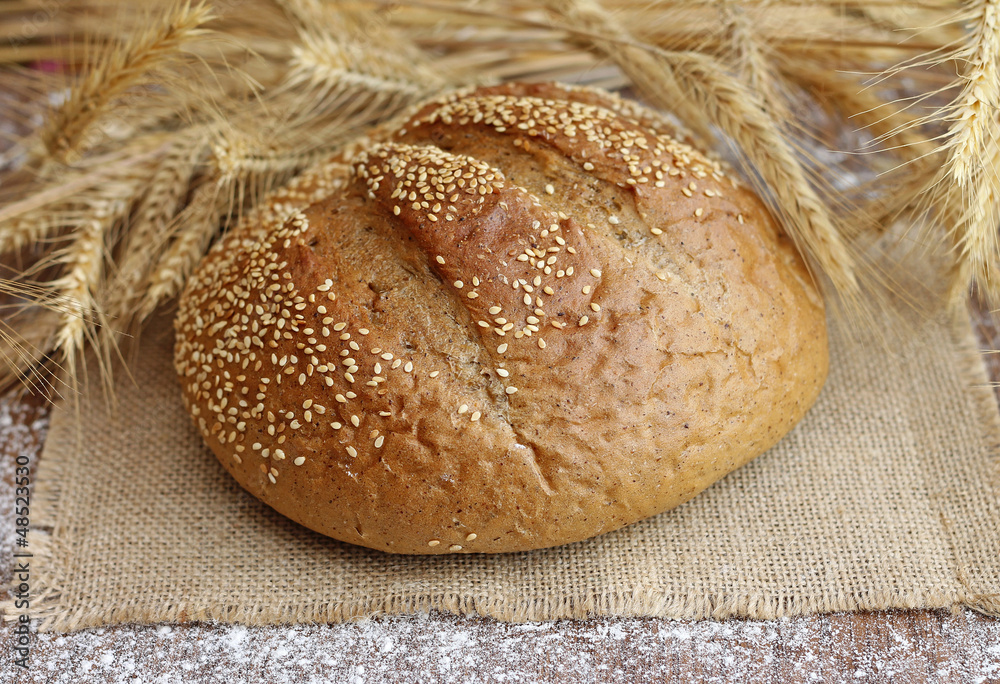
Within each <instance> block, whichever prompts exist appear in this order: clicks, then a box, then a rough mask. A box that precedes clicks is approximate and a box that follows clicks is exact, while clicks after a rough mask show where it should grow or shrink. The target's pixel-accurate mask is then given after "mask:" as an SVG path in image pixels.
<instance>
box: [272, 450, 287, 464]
mask: <svg viewBox="0 0 1000 684" xmlns="http://www.w3.org/2000/svg"><path fill="white" fill-rule="evenodd" d="M284 459H285V452H284V451H282V450H281V449H275V450H274V460H275V461H283V460H284Z"/></svg>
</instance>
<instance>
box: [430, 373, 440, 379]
mask: <svg viewBox="0 0 1000 684" xmlns="http://www.w3.org/2000/svg"><path fill="white" fill-rule="evenodd" d="M440 372H441V371H431V373H430V376H431V377H432V378H436V377H437V376H438V374H439V373H440Z"/></svg>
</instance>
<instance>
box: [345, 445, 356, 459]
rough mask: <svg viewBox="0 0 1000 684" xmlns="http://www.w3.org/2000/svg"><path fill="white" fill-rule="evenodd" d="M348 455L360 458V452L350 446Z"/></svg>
mask: <svg viewBox="0 0 1000 684" xmlns="http://www.w3.org/2000/svg"><path fill="white" fill-rule="evenodd" d="M347 455H348V456H350V457H351V458H357V457H358V450H357V449H355V448H354V447H352V446H349V447H347Z"/></svg>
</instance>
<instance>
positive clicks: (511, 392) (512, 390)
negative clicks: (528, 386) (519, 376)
mask: <svg viewBox="0 0 1000 684" xmlns="http://www.w3.org/2000/svg"><path fill="white" fill-rule="evenodd" d="M504 392H506V393H507V394H514V393H515V392H517V388H516V387H514V386H513V385H511V386H510V387H508V388H507V389H505V390H504Z"/></svg>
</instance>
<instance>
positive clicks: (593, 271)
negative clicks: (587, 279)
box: [590, 268, 601, 278]
mask: <svg viewBox="0 0 1000 684" xmlns="http://www.w3.org/2000/svg"><path fill="white" fill-rule="evenodd" d="M590 275H592V276H594V277H595V278H600V277H601V271H600V270H599V269H596V268H592V269H590Z"/></svg>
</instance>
